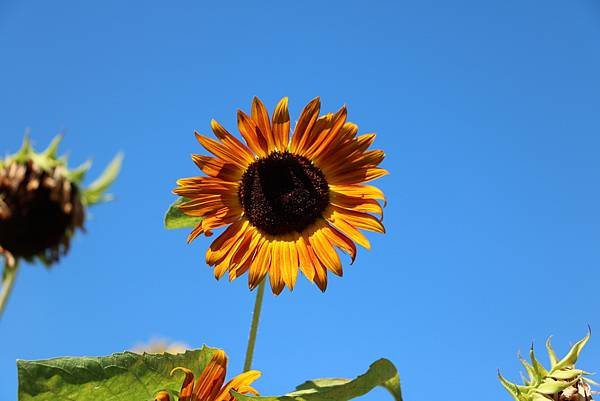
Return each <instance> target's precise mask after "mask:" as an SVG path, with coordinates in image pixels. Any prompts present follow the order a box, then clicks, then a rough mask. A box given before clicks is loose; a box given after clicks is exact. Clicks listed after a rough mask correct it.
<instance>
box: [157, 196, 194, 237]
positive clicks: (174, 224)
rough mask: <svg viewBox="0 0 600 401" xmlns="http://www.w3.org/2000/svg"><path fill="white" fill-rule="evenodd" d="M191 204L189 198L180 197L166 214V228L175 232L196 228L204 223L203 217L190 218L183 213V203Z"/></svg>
mask: <svg viewBox="0 0 600 401" xmlns="http://www.w3.org/2000/svg"><path fill="white" fill-rule="evenodd" d="M185 202H189V199H188V198H184V197H179V198H177V200H176V201H175V202H173V203H172V204H171V206H169V209H168V210H167V213H166V214H165V228H167V229H169V230H174V229H177V228H192V227H196V226H197V225H198V223H200V222H201V221H202V217H196V216H188V215H186V214H185V213H183V212H182V211H181V209H180V208H179V206H180V205H181V204H182V203H185Z"/></svg>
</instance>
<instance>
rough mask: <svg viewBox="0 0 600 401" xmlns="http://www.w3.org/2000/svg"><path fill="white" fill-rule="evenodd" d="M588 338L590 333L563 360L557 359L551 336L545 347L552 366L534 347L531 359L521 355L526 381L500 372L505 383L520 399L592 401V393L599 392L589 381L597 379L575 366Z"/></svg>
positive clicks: (512, 393)
mask: <svg viewBox="0 0 600 401" xmlns="http://www.w3.org/2000/svg"><path fill="white" fill-rule="evenodd" d="M589 338H590V334H589V333H588V335H586V336H585V337H584V338H583V339H582V340H580V341H579V342H577V343H576V344H575V345H573V346H572V347H571V349H570V350H569V352H568V353H567V355H566V356H565V357H564V358H563V359H561V360H558V359H557V357H556V354H555V352H554V350H553V349H552V345H551V344H550V339H548V341H546V349H547V351H548V358H549V359H550V369H546V368H545V367H544V366H542V364H541V363H540V362H539V361H538V360H537V359H536V357H535V355H534V353H533V347H532V348H531V350H530V351H529V357H530V359H531V362H528V361H526V360H525V359H524V358H522V357H520V356H519V359H520V360H521V363H522V364H523V366H524V368H525V370H526V372H527V376H528V377H527V378H523V381H524V384H523V385H517V384H514V383H511V382H509V381H508V380H506V379H505V378H504V377H503V376H502V375H501V374H500V373H498V376H499V378H500V381H501V383H502V385H503V386H504V388H506V390H507V391H508V392H509V393H510V394H511V395H512V396H513V398H514V399H515V400H517V401H548V400H552V401H592V400H593V398H592V395H594V394H596V393H597V392H595V391H592V389H591V387H590V384H592V385H595V384H596V383H595V382H594V381H593V380H591V379H590V378H589V377H588V376H589V375H590V373H588V372H585V371H583V370H580V369H577V368H575V363H576V362H577V359H578V358H579V354H580V352H581V350H582V349H583V347H584V346H585V344H586V343H587V341H588V340H589Z"/></svg>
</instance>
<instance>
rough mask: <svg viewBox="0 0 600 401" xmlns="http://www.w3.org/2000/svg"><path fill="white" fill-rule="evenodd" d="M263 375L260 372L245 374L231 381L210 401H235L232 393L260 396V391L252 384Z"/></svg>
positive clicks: (252, 371)
mask: <svg viewBox="0 0 600 401" xmlns="http://www.w3.org/2000/svg"><path fill="white" fill-rule="evenodd" d="M260 376H261V373H260V372H259V371H258V370H249V371H247V372H244V373H242V374H240V375H238V376H236V377H234V378H233V379H231V380H230V381H229V382H228V383H227V384H226V385H225V386H223V388H222V389H221V391H220V392H219V393H218V394H217V396H216V397H215V398H214V399H211V400H209V401H234V397H233V396H232V395H231V391H232V390H233V391H236V392H238V393H241V394H254V395H258V391H256V389H254V387H252V386H250V384H251V383H252V382H253V381H255V380H256V379H258V378H259V377H260Z"/></svg>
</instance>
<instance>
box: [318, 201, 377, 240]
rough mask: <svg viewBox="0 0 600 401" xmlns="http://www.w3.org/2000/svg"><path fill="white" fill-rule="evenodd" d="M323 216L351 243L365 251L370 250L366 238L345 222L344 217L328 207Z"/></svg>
mask: <svg viewBox="0 0 600 401" xmlns="http://www.w3.org/2000/svg"><path fill="white" fill-rule="evenodd" d="M324 216H325V218H326V219H327V221H328V222H329V223H331V224H332V225H333V227H335V228H336V229H337V230H338V231H340V232H342V233H343V234H344V235H346V236H347V237H348V238H350V239H351V240H352V241H354V242H356V243H357V244H358V245H360V246H362V247H363V248H365V249H371V243H370V242H369V240H368V239H367V237H365V236H364V234H363V233H361V232H360V231H358V230H357V229H356V227H354V226H353V225H352V224H350V223H349V222H347V221H346V220H345V219H344V216H342V215H341V214H340V213H339V212H338V211H336V210H334V209H333V208H331V207H329V208H328V209H327V210H326V211H325V213H324Z"/></svg>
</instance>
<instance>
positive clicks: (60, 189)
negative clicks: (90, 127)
mask: <svg viewBox="0 0 600 401" xmlns="http://www.w3.org/2000/svg"><path fill="white" fill-rule="evenodd" d="M61 139H62V137H61V136H58V137H56V138H55V139H54V140H53V141H52V143H51V144H50V146H49V147H48V148H47V149H46V150H45V151H43V152H41V153H36V152H35V151H34V150H33V148H32V147H31V144H30V142H29V139H28V138H26V139H25V141H24V143H23V146H22V148H21V150H19V151H18V152H17V153H16V154H14V155H11V156H8V157H7V158H5V159H4V160H0V255H1V256H3V257H4V259H5V261H6V264H7V265H8V266H9V267H11V266H14V265H15V264H16V263H17V262H18V261H19V260H20V259H23V260H26V261H33V260H35V259H38V260H40V261H42V262H43V263H44V264H45V265H46V266H51V265H52V264H54V263H56V262H57V261H58V260H59V259H60V257H61V256H62V255H65V254H66V253H67V251H68V250H69V245H70V241H71V238H72V236H73V234H74V233H75V231H76V230H77V229H83V223H84V219H85V214H86V207H87V206H89V205H91V204H94V203H98V202H101V201H103V200H106V199H107V197H106V195H104V193H105V191H106V189H107V188H108V186H109V185H110V184H111V183H112V182H113V181H114V179H115V178H116V175H117V174H118V170H119V167H120V163H121V157H120V156H118V157H117V158H115V160H114V161H113V162H112V163H111V165H110V166H109V167H108V168H107V169H106V171H105V172H104V174H103V175H102V176H101V177H100V178H99V179H98V180H96V181H95V182H94V183H93V184H92V185H91V186H90V187H88V188H83V187H82V185H81V183H82V181H83V178H84V176H85V173H86V172H87V170H88V169H89V167H90V163H89V162H86V163H84V164H83V165H82V166H80V167H78V168H76V169H74V170H69V169H68V167H67V162H66V158H64V157H63V158H58V157H57V155H56V151H57V148H58V145H59V143H60V141H61Z"/></svg>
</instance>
